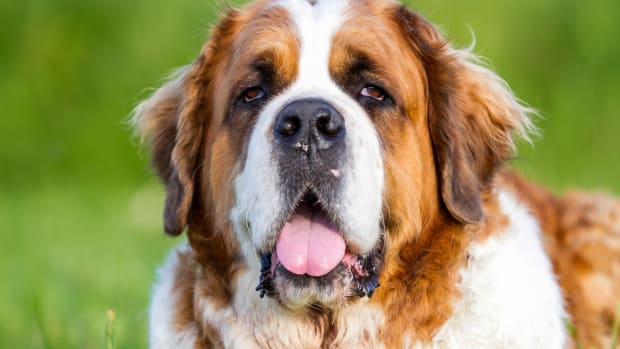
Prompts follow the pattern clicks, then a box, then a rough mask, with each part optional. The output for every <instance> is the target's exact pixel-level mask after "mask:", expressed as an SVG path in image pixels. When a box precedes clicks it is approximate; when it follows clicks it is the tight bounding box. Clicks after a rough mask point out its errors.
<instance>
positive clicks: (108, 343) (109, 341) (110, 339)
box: [105, 309, 116, 349]
mask: <svg viewBox="0 0 620 349" xmlns="http://www.w3.org/2000/svg"><path fill="white" fill-rule="evenodd" d="M107 315H108V323H107V324H106V327H105V347H106V349H115V348H116V345H115V343H114V318H115V317H116V314H115V313H114V310H112V309H108V311H107Z"/></svg>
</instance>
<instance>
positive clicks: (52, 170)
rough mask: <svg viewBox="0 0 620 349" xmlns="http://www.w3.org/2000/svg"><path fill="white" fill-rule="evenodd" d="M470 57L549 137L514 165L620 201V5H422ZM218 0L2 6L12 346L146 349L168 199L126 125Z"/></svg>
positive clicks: (0, 172)
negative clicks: (112, 327) (111, 339)
mask: <svg viewBox="0 0 620 349" xmlns="http://www.w3.org/2000/svg"><path fill="white" fill-rule="evenodd" d="M410 6H411V7H412V8H414V9H417V10H420V11H421V12H422V13H424V14H425V15H426V17H428V18H430V19H431V20H432V21H433V22H435V23H438V24H440V25H441V27H442V30H443V31H444V33H445V34H446V35H447V36H448V37H449V38H451V39H452V40H453V42H454V43H455V44H456V45H458V46H467V45H469V43H470V42H471V34H470V29H471V30H472V31H473V32H475V35H476V39H477V46H476V52H477V53H479V54H481V55H483V56H485V57H487V58H488V59H489V60H490V61H491V62H492V64H493V67H494V68H495V70H496V71H498V72H499V74H500V75H501V76H503V77H504V78H505V79H506V80H507V81H508V82H509V83H510V85H511V86H512V87H513V89H514V90H515V92H516V93H517V95H518V96H519V97H520V98H522V99H523V100H525V101H527V102H528V103H529V104H531V105H532V106H534V107H536V108H538V109H539V110H540V111H541V114H542V116H543V118H541V119H540V120H538V122H537V124H538V126H539V127H540V128H541V130H542V137H541V138H539V139H538V140H537V141H536V144H535V146H534V147H531V146H529V145H527V144H522V145H521V146H520V148H521V151H520V157H519V158H518V159H517V160H515V161H514V162H513V164H514V165H515V166H516V167H518V168H520V169H521V170H522V171H523V172H525V173H526V174H527V175H528V176H530V177H533V178H535V179H537V180H539V181H541V182H542V183H544V184H546V185H548V186H549V187H551V188H552V189H553V190H555V191H561V190H564V189H566V188H569V187H572V186H578V187H584V188H589V189H600V190H607V191H612V192H614V193H615V194H620V180H619V178H620V136H619V133H620V21H618V20H617V16H618V14H619V13H620V1H617V0H597V1H592V2H585V1H577V0H521V1H512V2H498V1H494V0H476V1H467V2H464V1H460V0H435V1H431V0H420V1H411V2H410ZM219 12H220V11H219V10H218V6H217V5H216V4H215V3H214V2H212V1H208V0H178V1H174V2H173V1H161V0H159V1H158V0H149V1H147V0H134V1H131V2H127V1H121V0H107V1H83V0H55V1H51V0H50V1H45V0H31V1H4V2H2V3H0V110H1V116H0V229H1V235H0V347H1V348H102V347H103V346H104V328H105V323H106V316H105V314H106V310H107V309H113V310H114V311H115V312H116V314H117V321H116V331H117V336H116V337H117V338H116V340H117V343H118V347H119V348H141V347H146V323H147V305H148V297H149V292H150V291H149V290H150V285H151V282H152V281H153V279H154V275H155V274H154V273H155V269H156V266H157V265H158V263H160V262H161V261H162V259H163V257H164V256H165V253H166V251H167V250H168V249H169V248H170V247H171V246H173V245H175V244H177V243H179V241H180V240H173V239H169V238H166V237H164V235H163V233H162V228H161V221H160V211H161V209H162V201H163V191H162V188H161V186H160V185H159V183H158V181H157V179H156V178H155V177H154V175H153V174H152V173H151V171H150V170H149V169H148V165H147V163H148V159H147V157H146V155H145V154H144V153H143V152H140V151H139V150H138V147H137V146H136V144H135V143H136V142H135V140H132V138H131V131H130V130H129V128H128V127H127V126H126V125H125V123H124V120H125V119H126V116H127V115H128V114H129V113H130V111H131V109H132V108H133V107H134V106H135V104H136V103H137V102H138V101H139V100H140V98H144V97H146V96H147V95H148V93H149V90H148V89H145V88H147V87H155V86H158V85H159V84H160V83H161V81H162V80H161V78H162V77H163V76H165V75H166V74H167V73H168V72H170V71H171V69H172V68H174V67H178V66H181V65H184V64H187V63H189V62H191V61H192V60H193V59H194V57H195V56H196V55H197V53H198V52H199V49H200V47H201V45H202V43H203V41H204V39H205V38H206V35H207V32H208V28H209V25H210V24H211V23H212V21H213V19H214V18H216V15H217V14H218V13H219Z"/></svg>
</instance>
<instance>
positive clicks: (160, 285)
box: [149, 244, 196, 349]
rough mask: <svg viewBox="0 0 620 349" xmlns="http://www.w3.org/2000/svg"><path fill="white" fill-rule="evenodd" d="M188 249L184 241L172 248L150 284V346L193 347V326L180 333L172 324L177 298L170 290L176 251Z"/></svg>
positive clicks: (176, 259) (157, 348) (175, 272)
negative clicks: (152, 284) (180, 245)
mask: <svg viewBox="0 0 620 349" xmlns="http://www.w3.org/2000/svg"><path fill="white" fill-rule="evenodd" d="M188 248H189V247H188V246H187V244H184V245H183V246H182V247H179V248H177V249H174V250H172V251H171V252H170V253H169V254H168V257H167V258H166V262H165V263H164V265H163V266H162V267H161V268H160V269H159V272H158V281H157V282H156V283H155V286H154V287H153V297H152V299H151V308H150V314H149V333H150V336H149V348H151V349H168V348H193V347H194V343H195V342H196V330H195V329H194V328H188V329H186V330H183V331H180V332H179V331H178V330H177V329H176V328H175V326H174V313H175V311H176V309H177V297H176V295H175V294H174V293H173V292H172V290H173V287H174V281H175V275H177V273H178V270H177V269H178V267H179V265H178V253H183V252H184V251H186V250H188Z"/></svg>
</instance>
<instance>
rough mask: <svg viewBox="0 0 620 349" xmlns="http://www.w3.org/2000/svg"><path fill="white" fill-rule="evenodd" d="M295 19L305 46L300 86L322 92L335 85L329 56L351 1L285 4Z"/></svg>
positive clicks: (284, 0)
mask: <svg viewBox="0 0 620 349" xmlns="http://www.w3.org/2000/svg"><path fill="white" fill-rule="evenodd" d="M277 4H278V5H280V6H282V7H284V8H286V9H287V10H288V12H289V14H290V16H291V20H292V21H293V23H294V25H295V28H296V29H297V35H298V39H299V41H300V44H301V53H300V57H299V72H298V75H297V84H298V85H299V84H301V85H304V87H305V88H308V89H309V88H318V87H321V86H325V84H330V83H331V82H332V80H331V77H330V75H329V54H330V51H331V43H332V37H333V36H334V34H335V33H336V32H337V31H338V29H340V27H341V26H342V23H343V21H344V20H346V16H347V7H348V5H349V0H323V1H316V2H312V3H311V2H308V1H304V0H281V1H279V2H277Z"/></svg>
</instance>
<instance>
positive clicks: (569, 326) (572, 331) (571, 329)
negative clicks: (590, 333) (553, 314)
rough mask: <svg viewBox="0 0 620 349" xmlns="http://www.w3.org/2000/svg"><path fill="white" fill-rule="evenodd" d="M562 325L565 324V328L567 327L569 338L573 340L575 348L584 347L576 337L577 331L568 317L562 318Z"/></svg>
mask: <svg viewBox="0 0 620 349" xmlns="http://www.w3.org/2000/svg"><path fill="white" fill-rule="evenodd" d="M564 326H566V328H567V329H568V333H570V336H571V338H572V339H573V341H575V345H576V346H577V349H584V348H583V345H582V344H581V343H580V342H579V340H578V339H577V331H576V330H575V327H574V326H573V324H571V322H570V321H569V320H568V319H564Z"/></svg>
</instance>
